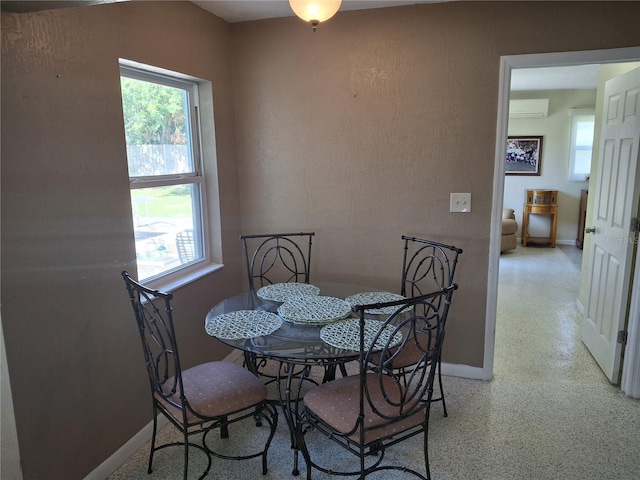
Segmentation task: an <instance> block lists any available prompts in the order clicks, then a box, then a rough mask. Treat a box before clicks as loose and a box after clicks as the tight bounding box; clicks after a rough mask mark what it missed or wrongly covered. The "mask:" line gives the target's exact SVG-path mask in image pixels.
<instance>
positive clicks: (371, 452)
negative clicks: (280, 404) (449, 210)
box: [297, 284, 457, 480]
mask: <svg viewBox="0 0 640 480" xmlns="http://www.w3.org/2000/svg"><path fill="white" fill-rule="evenodd" d="M456 288H457V286H456V285H455V284H453V285H451V286H449V287H445V288H443V289H442V290H440V291H436V292H434V293H430V294H426V295H422V296H420V297H413V298H409V299H403V300H398V301H395V302H386V303H378V304H373V305H357V306H354V310H356V311H357V313H358V317H359V320H358V325H359V327H358V329H356V330H358V333H354V335H355V336H356V340H358V341H359V343H360V355H359V360H358V367H357V368H358V373H357V374H354V375H350V376H347V377H342V378H339V379H336V380H332V381H329V382H326V383H323V384H321V385H318V386H316V387H314V388H312V389H311V390H309V391H308V392H307V393H306V394H305V395H304V398H303V403H304V410H303V416H302V419H303V428H301V429H300V430H299V431H298V432H297V435H298V442H297V444H298V446H299V448H300V451H301V452H302V454H303V456H304V459H305V462H306V464H307V480H310V479H311V471H312V470H313V469H316V470H319V471H321V472H324V473H327V474H330V475H357V476H358V478H360V479H364V478H365V477H366V476H367V475H369V474H371V473H373V472H378V471H383V470H398V471H401V472H403V473H404V474H405V475H406V474H411V475H413V476H415V477H418V478H421V479H423V480H429V479H430V478H431V474H430V468H429V455H428V429H429V410H430V406H431V403H432V401H431V399H432V395H433V382H434V379H435V375H436V371H437V363H438V362H437V361H434V359H438V358H440V349H441V346H442V341H443V339H444V331H445V324H446V319H447V314H448V311H449V306H450V304H451V297H452V294H453V291H454V290H455V289H456ZM386 308H391V309H392V311H393V313H391V314H390V315H389V316H388V317H385V319H384V320H383V321H378V320H373V319H369V318H368V317H369V315H368V314H367V313H366V312H367V310H371V309H386ZM376 322H377V323H376ZM406 348H411V349H412V351H413V353H415V351H416V350H420V351H421V352H422V355H421V358H419V359H418V360H417V362H416V363H415V365H414V367H413V368H412V369H411V371H410V372H407V374H406V375H405V376H404V377H403V378H399V377H398V376H397V375H396V374H395V373H394V370H395V368H394V363H393V362H394V359H395V358H396V356H397V355H400V354H401V353H402V352H403V350H404V349H406ZM305 422H306V423H307V424H308V425H304V423H305ZM307 427H308V428H307ZM318 434H324V435H326V436H327V437H328V438H329V439H330V440H333V441H334V442H336V443H338V444H339V445H341V446H342V447H344V448H345V449H346V450H348V451H349V452H351V453H353V454H355V455H357V457H358V459H359V461H358V462H357V466H356V465H354V466H353V467H352V468H349V467H344V466H343V465H345V462H344V460H342V459H341V458H334V456H332V458H330V459H328V460H326V461H329V462H334V463H335V465H333V464H332V465H327V464H323V465H320V464H318V463H316V461H315V459H313V458H311V451H313V449H312V448H310V446H311V442H313V441H314V436H316V435H318ZM417 435H419V436H422V437H423V438H422V442H420V444H421V445H422V449H423V455H424V463H425V471H424V473H423V472H419V471H418V468H419V467H418V466H416V465H411V466H409V465H407V464H406V460H405V458H404V457H403V456H402V455H399V456H398V461H397V463H390V462H386V461H385V450H386V449H387V448H388V447H391V446H393V445H397V444H398V443H400V442H403V441H404V440H407V439H409V438H412V437H414V436H417ZM413 445H415V444H413ZM412 448H415V446H413V447H412ZM354 463H356V462H354ZM338 469H340V470H341V471H337V470H338Z"/></svg>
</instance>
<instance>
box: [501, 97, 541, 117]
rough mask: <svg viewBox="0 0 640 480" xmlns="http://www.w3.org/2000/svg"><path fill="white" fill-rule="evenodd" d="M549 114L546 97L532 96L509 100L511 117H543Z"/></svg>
mask: <svg viewBox="0 0 640 480" xmlns="http://www.w3.org/2000/svg"><path fill="white" fill-rule="evenodd" d="M547 115H549V99H548V98H532V99H525V100H510V101H509V117H511V118H545V117H546V116H547Z"/></svg>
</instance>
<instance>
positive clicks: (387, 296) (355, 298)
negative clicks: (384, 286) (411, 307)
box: [345, 292, 405, 315]
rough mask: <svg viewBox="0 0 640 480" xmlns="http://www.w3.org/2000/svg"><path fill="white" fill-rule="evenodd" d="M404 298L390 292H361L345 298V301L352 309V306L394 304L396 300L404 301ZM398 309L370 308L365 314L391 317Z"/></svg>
mask: <svg viewBox="0 0 640 480" xmlns="http://www.w3.org/2000/svg"><path fill="white" fill-rule="evenodd" d="M404 299H405V297H403V296H402V295H398V294H397V293H391V292H362V293H356V294H355V295H351V296H350V297H347V298H345V301H346V302H348V303H349V304H350V305H351V306H352V307H353V306H354V305H368V304H370V303H385V302H395V301H397V300H404ZM397 309H398V307H397V306H396V307H384V308H372V309H370V310H365V311H366V312H367V313H372V314H375V315H391V314H392V313H393V312H395V311H396V310H397Z"/></svg>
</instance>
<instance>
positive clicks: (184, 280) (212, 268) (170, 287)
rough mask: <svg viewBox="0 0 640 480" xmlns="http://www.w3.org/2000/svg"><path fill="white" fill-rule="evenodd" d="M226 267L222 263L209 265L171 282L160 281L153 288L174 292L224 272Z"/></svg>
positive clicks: (186, 273) (153, 284)
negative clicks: (216, 273) (223, 269)
mask: <svg viewBox="0 0 640 480" xmlns="http://www.w3.org/2000/svg"><path fill="white" fill-rule="evenodd" d="M223 267H224V265H223V264H221V263H209V264H206V265H203V266H200V267H196V268H194V269H193V270H190V271H188V272H184V273H183V274H181V275H180V276H179V277H177V278H172V279H170V280H167V279H159V280H157V281H156V282H157V283H156V282H153V283H152V284H151V287H152V288H155V289H158V290H160V291H161V292H173V291H174V290H177V289H179V288H181V287H184V286H185V285H189V284H190V283H193V282H195V281H196V280H200V279H201V278H203V277H206V276H207V275H209V274H211V273H213V272H217V271H218V270H222V268H223Z"/></svg>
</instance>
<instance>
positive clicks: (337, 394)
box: [304, 374, 426, 444]
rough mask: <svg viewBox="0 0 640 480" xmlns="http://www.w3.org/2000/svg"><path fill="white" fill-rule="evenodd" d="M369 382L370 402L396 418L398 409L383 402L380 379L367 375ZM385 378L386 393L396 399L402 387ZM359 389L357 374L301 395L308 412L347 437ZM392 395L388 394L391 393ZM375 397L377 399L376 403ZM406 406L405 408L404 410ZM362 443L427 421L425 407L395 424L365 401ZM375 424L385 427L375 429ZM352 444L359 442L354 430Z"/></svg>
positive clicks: (356, 410) (355, 416)
mask: <svg viewBox="0 0 640 480" xmlns="http://www.w3.org/2000/svg"><path fill="white" fill-rule="evenodd" d="M368 378H370V379H371V381H370V382H368V383H369V393H371V394H372V395H371V397H372V399H373V401H372V403H373V404H374V405H375V406H376V408H379V409H380V413H382V414H383V415H388V416H390V417H393V416H397V415H399V414H400V411H399V409H398V408H397V407H393V406H391V405H389V403H388V401H387V400H383V399H382V392H381V389H380V387H379V384H378V381H379V379H380V376H378V375H376V374H368ZM383 378H384V382H383V383H384V389H385V393H386V394H387V395H389V396H392V397H393V396H395V397H397V398H399V396H400V392H401V391H402V388H403V387H402V386H401V385H400V383H399V382H398V381H397V380H394V379H393V378H392V377H390V376H385V377H383ZM359 389H360V377H359V376H358V375H354V376H350V377H343V378H340V379H337V380H333V381H331V382H328V383H325V384H322V385H319V386H317V387H315V388H313V389H312V390H310V391H309V392H308V393H307V394H306V395H305V396H304V404H305V407H306V408H307V410H308V411H309V412H311V413H312V414H313V415H315V416H316V417H317V418H319V419H320V420H322V421H323V422H324V423H326V424H327V425H329V426H330V427H331V428H332V429H334V430H336V431H338V432H341V433H344V434H349V432H351V431H352V430H353V429H354V428H355V426H356V422H357V420H358V415H359V413H360V405H359V402H358V398H359ZM392 393H393V394H394V395H391V394H392ZM376 397H378V398H380V400H379V401H376ZM406 407H407V406H406V405H405V409H406ZM364 408H365V429H367V431H366V432H365V444H369V443H371V442H373V441H376V440H379V439H382V438H388V437H391V436H393V435H395V434H396V433H398V432H402V431H405V430H408V429H409V428H412V427H414V426H416V425H420V424H421V423H423V422H424V421H425V419H426V412H425V409H424V408H421V409H419V410H418V411H417V412H416V413H415V414H413V415H411V416H409V417H406V418H403V419H401V420H399V421H397V422H395V423H390V424H389V423H388V422H389V420H388V419H386V418H383V417H381V416H380V415H378V414H376V413H374V412H373V409H372V408H371V405H369V403H368V402H367V401H365V406H364ZM378 425H384V426H382V427H381V428H376V427H377V426H378ZM349 438H351V439H352V440H353V441H359V438H360V430H359V429H357V430H355V431H354V432H352V433H350V434H349Z"/></svg>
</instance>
